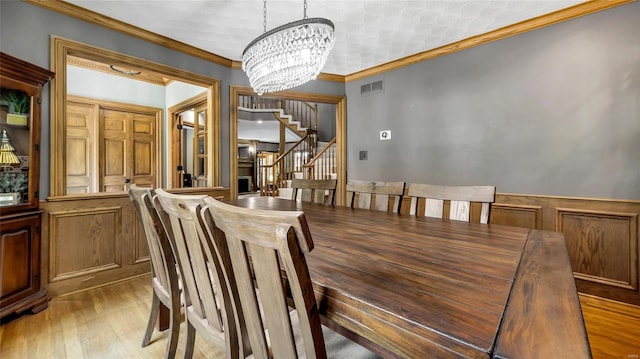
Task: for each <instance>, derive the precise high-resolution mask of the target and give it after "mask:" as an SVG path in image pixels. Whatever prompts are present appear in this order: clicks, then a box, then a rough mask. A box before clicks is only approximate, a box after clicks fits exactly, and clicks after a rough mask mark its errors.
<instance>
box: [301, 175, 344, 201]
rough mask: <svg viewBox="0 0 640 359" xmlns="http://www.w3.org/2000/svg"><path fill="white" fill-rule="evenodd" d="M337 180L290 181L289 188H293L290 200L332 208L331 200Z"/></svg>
mask: <svg viewBox="0 0 640 359" xmlns="http://www.w3.org/2000/svg"><path fill="white" fill-rule="evenodd" d="M336 185H337V180H335V179H326V180H316V179H299V178H296V179H293V180H291V188H293V192H292V197H291V199H292V200H294V201H302V202H313V203H320V204H324V205H327V206H333V200H334V197H335V192H336Z"/></svg>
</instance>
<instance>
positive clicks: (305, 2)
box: [265, 0, 307, 19]
mask: <svg viewBox="0 0 640 359" xmlns="http://www.w3.org/2000/svg"><path fill="white" fill-rule="evenodd" d="M265 1H266V0H265ZM306 18H307V0H304V17H303V19H306Z"/></svg>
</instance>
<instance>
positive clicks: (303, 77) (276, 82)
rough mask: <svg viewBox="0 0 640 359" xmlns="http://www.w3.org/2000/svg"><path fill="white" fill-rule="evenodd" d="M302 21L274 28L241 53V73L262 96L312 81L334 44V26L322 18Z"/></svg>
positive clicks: (305, 13) (305, 16)
mask: <svg viewBox="0 0 640 359" xmlns="http://www.w3.org/2000/svg"><path fill="white" fill-rule="evenodd" d="M306 3H307V2H306V1H305V2H304V5H305V7H304V18H303V19H302V20H298V21H294V22H291V23H288V24H285V25H282V26H278V27H276V28H275V29H272V30H270V31H268V32H265V33H264V34H262V35H260V36H258V37H257V38H256V39H255V40H253V41H252V42H251V43H250V44H249V45H248V46H247V47H246V48H245V49H244V52H243V53H242V70H243V71H244V72H245V73H246V74H247V76H248V77H249V82H250V84H251V87H252V88H253V90H254V91H255V92H256V93H257V94H258V95H262V94H264V93H268V92H277V91H282V90H286V89H290V88H293V87H296V86H300V85H302V84H304V83H306V82H308V81H310V80H315V79H316V77H317V76H318V74H320V71H321V70H322V67H323V66H324V64H325V62H326V61H327V58H328V57H329V52H330V51H331V49H333V45H334V26H333V23H332V22H331V21H330V20H327V19H325V18H310V19H309V18H307V11H306V10H307V8H306ZM266 17H267V15H266V0H265V1H264V25H265V29H266V21H267V19H266Z"/></svg>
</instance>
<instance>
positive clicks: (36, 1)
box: [24, 0, 232, 67]
mask: <svg viewBox="0 0 640 359" xmlns="http://www.w3.org/2000/svg"><path fill="white" fill-rule="evenodd" d="M24 1H25V2H27V3H29V4H33V5H36V6H40V7H43V8H45V9H47V10H51V11H55V12H58V13H61V14H64V15H67V16H70V17H74V18H77V19H80V20H84V21H87V22H90V23H92V24H95V25H98V26H102V27H105V28H107V29H111V30H114V31H118V32H121V33H123V34H126V35H130V36H133V37H137V38H139V39H142V40H146V41H149V42H151V43H154V44H156V45H160V46H164V47H166V48H169V49H172V50H177V51H180V52H183V53H185V54H188V55H191V56H195V57H198V58H201V59H204V60H207V61H211V62H213V63H216V64H218V65H222V66H226V67H231V62H232V61H231V60H230V59H228V58H226V57H222V56H219V55H216V54H214V53H211V52H208V51H205V50H202V49H199V48H197V47H195V46H191V45H187V44H185V43H183V42H180V41H176V40H173V39H170V38H168V37H165V36H162V35H158V34H156V33H154V32H151V31H147V30H144V29H141V28H139V27H137V26H133V25H131V24H129V23H126V22H123V21H120V20H116V19H113V18H111V17H108V16H104V15H101V14H98V13H96V12H93V11H91V10H87V9H85V8H81V7H79V6H77V5H74V4H71V3H68V2H65V1H60V0H24Z"/></svg>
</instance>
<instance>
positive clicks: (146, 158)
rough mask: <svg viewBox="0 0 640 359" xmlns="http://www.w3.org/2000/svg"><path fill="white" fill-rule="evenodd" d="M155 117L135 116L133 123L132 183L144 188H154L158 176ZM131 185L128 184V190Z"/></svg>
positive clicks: (130, 176)
mask: <svg viewBox="0 0 640 359" xmlns="http://www.w3.org/2000/svg"><path fill="white" fill-rule="evenodd" d="M155 120H156V119H155V117H154V116H150V115H143V114H134V115H133V121H132V123H131V138H132V141H131V144H132V149H133V153H132V158H131V159H132V160H131V161H130V164H131V169H130V172H129V173H130V175H129V178H130V183H135V184H137V185H139V186H143V187H154V186H155V183H156V181H155V178H156V174H155V173H154V169H155V165H156V153H157V151H156V140H155V139H156V134H155V132H156V128H155ZM128 189H129V184H127V190H128Z"/></svg>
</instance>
